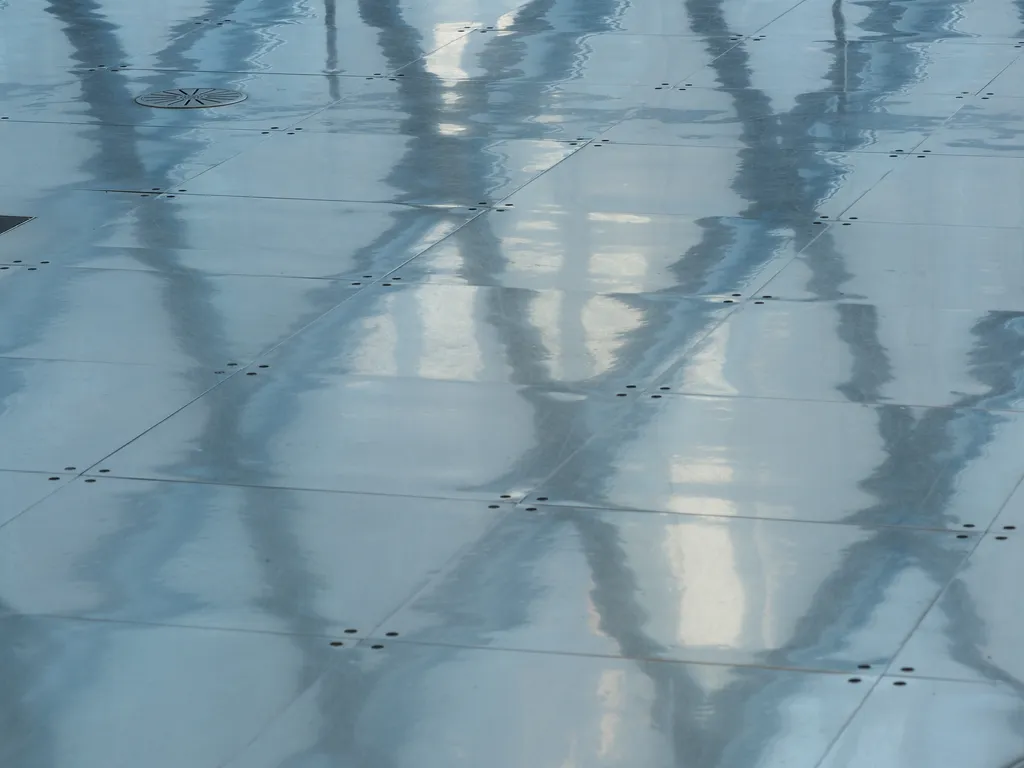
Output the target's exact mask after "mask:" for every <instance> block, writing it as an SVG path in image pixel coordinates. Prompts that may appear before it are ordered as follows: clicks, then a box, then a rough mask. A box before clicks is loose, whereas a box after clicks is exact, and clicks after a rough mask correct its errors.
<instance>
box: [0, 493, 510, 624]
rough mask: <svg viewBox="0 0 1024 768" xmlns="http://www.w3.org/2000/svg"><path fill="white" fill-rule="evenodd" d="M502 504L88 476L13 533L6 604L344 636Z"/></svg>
mask: <svg viewBox="0 0 1024 768" xmlns="http://www.w3.org/2000/svg"><path fill="white" fill-rule="evenodd" d="M9 474H12V473H6V474H0V484H3V485H2V487H6V486H7V485H8V484H9V478H8V475H9ZM42 481H43V482H42V484H43V485H45V484H46V477H45V476H42ZM22 485H25V484H24V483H22ZM37 485H38V483H37ZM49 485H50V486H54V485H57V484H56V483H50V484H49ZM26 490H28V489H27V488H26ZM51 490H52V489H51ZM26 498H27V497H26ZM491 507H495V508H494V509H491ZM501 514H502V512H501V510H500V509H498V508H497V505H492V504H487V503H483V502H453V501H448V500H427V499H412V498H407V497H397V496H357V495H351V494H337V493H323V492H312V491H288V490H271V489H265V488H240V487H225V486H216V485H206V484H195V483H161V482H143V481H135V480H116V479H110V478H105V477H104V478H102V479H99V480H97V481H96V482H94V483H86V482H84V481H82V480H78V481H76V482H75V483H73V484H71V485H70V486H68V487H65V488H63V489H62V490H60V491H59V492H57V493H56V494H55V495H53V496H51V497H50V498H49V499H47V500H46V501H45V502H44V503H43V504H39V505H37V506H35V507H33V508H32V509H31V510H30V511H29V512H28V513H26V514H23V515H21V517H20V518H18V519H17V520H15V521H14V522H12V523H10V524H8V525H7V526H6V527H4V528H3V529H2V530H0V563H2V565H0V605H3V606H5V607H6V608H7V609H8V610H11V611H14V612H17V613H25V614H56V615H62V616H75V617H82V618H90V619H105V620H122V621H131V622H144V623H151V624H161V625H177V626H194V627H213V628H221V629H248V630H260V631H268V632H281V633H287V634H304V635H319V636H326V637H329V638H331V639H332V641H335V640H340V641H342V642H344V641H345V640H347V639H348V635H349V634H350V633H351V632H352V631H353V630H355V631H358V632H360V633H363V634H366V633H368V632H369V631H371V630H372V629H373V628H374V627H376V626H377V625H378V624H380V622H382V621H383V620H384V619H385V618H387V617H388V616H389V615H390V614H391V613H392V612H394V611H395V610H396V609H397V608H398V607H400V606H401V605H402V604H403V603H404V602H405V601H406V600H407V599H408V598H410V597H411V596H412V595H413V594H415V592H416V591H417V590H418V589H419V588H420V587H422V586H423V585H424V584H426V583H427V581H428V579H429V578H430V577H432V576H433V575H435V574H437V573H438V572H439V571H440V569H441V567H442V566H443V565H444V564H445V563H446V562H447V561H448V560H449V559H451V557H452V556H453V555H455V554H456V553H458V552H459V550H461V549H462V548H464V547H466V546H467V545H473V544H475V543H476V542H477V540H478V539H480V538H481V537H483V536H484V534H485V533H486V531H487V530H488V528H490V527H491V526H492V525H493V524H494V523H495V521H496V520H497V519H498V518H499V516H500V515H501ZM140 552H147V553H148V555H147V556H146V557H144V558H142V559H141V560H140V559H139V553H140ZM126 571H128V572H131V576H128V577H126V575H125V574H126ZM126 578H127V579H128V582H130V584H131V586H130V588H126V586H127V583H126V581H125V579H126Z"/></svg>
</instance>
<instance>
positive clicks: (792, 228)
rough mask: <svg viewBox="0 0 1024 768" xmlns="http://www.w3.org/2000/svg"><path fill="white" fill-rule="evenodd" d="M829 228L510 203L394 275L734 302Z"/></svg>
mask: <svg viewBox="0 0 1024 768" xmlns="http://www.w3.org/2000/svg"><path fill="white" fill-rule="evenodd" d="M820 234H821V231H820V230H819V228H818V227H815V226H813V225H812V224H804V223H795V224H783V223H778V222H771V221H757V220H753V219H740V218H726V217H706V218H692V217H686V216H662V215H650V214H644V215H637V214H621V213H601V212H593V213H590V212H587V211H579V210H564V211H559V210H548V211H535V210H528V209H521V208H511V209H509V210H507V211H501V210H496V211H494V212H492V213H487V214H485V215H483V216H480V217H479V218H478V219H477V220H475V221H473V222H472V223H470V224H468V225H467V226H465V227H463V228H462V229H460V230H459V231H457V232H456V233H455V234H454V235H452V236H451V237H449V238H447V239H445V240H442V241H441V242H440V243H438V244H437V245H436V246H434V247H432V248H430V249H429V250H427V251H425V252H424V253H422V254H420V255H419V256H418V257H416V258H415V259H413V260H412V261H410V262H409V263H408V264H406V265H405V266H403V267H402V268H401V269H399V270H397V271H396V272H395V273H394V274H393V275H391V276H390V277H391V278H392V279H397V278H399V277H400V278H402V281H403V282H406V283H408V282H436V283H451V284H455V285H500V286H506V287H510V288H529V289H536V290H543V289H549V288H557V289H559V290H564V291H587V292H595V293H606V292H614V293H658V294H664V293H674V294H687V295H692V296H715V295H722V296H727V297H729V298H733V297H732V294H733V293H735V292H736V291H740V292H749V291H752V290H753V289H755V288H757V287H759V286H760V285H763V284H764V282H765V280H767V279H768V278H769V277H770V276H772V275H773V274H775V273H776V272H777V271H779V270H780V269H781V268H782V267H784V266H785V265H786V264H787V263H788V262H789V261H790V260H791V259H792V258H793V257H794V256H795V255H796V254H797V253H798V252H799V251H800V249H802V248H803V247H804V246H805V245H807V244H808V243H809V242H811V241H812V240H813V239H814V238H815V237H816V236H818V235H820Z"/></svg>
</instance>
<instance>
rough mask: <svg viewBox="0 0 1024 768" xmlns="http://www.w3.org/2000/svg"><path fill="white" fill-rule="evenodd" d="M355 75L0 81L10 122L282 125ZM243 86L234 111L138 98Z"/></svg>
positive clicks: (136, 75)
mask: <svg viewBox="0 0 1024 768" xmlns="http://www.w3.org/2000/svg"><path fill="white" fill-rule="evenodd" d="M363 83H364V80H363V79H362V78H356V77H332V76H320V75H316V76H299V75H275V74H258V73H246V74H235V73H233V74H222V73H217V74H213V73H205V72H204V73H194V72H168V71H163V70H140V69H116V70H107V69H103V70H96V71H92V72H90V71H89V70H77V71H71V72H64V73H61V74H60V75H59V76H54V77H52V78H51V80H50V81H48V82H46V83H42V84H39V83H33V82H25V81H24V80H20V81H18V82H14V83H11V82H3V81H2V80H0V104H2V105H3V106H0V115H2V116H4V117H6V118H9V119H10V120H12V121H22V122H51V123H97V124H104V125H139V126H151V127H152V126H170V127H176V128H226V129H247V130H259V131H272V130H284V129H285V128H288V127H290V126H291V125H293V124H294V123H296V122H297V121H298V120H301V119H302V118H305V117H309V116H310V115H311V114H313V113H315V112H318V111H320V110H321V109H323V108H325V107H327V106H328V105H330V104H332V103H334V102H336V101H338V100H339V99H341V98H344V97H346V96H350V95H351V94H353V93H355V92H356V91H357V90H358V89H359V88H361V87H362V85H363ZM211 84H213V85H214V86H216V87H218V88H227V89H231V90H237V91H241V92H242V93H244V94H245V95H246V100H245V101H243V102H241V103H239V104H235V105H232V106H231V108H230V109H182V110H175V109H155V108H151V107H144V106H141V105H139V104H137V103H136V102H135V98H136V97H138V96H141V95H143V94H145V93H149V92H151V91H163V90H170V89H176V88H207V87H211Z"/></svg>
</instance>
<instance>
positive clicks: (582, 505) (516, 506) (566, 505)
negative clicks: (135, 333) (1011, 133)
mask: <svg viewBox="0 0 1024 768" xmlns="http://www.w3.org/2000/svg"><path fill="white" fill-rule="evenodd" d="M99 463H102V462H99ZM93 466H97V465H93ZM91 469H92V468H89V469H86V470H84V471H83V472H80V473H78V474H76V475H74V476H69V482H68V483H65V484H63V485H59V486H57V487H56V488H54V491H53V492H54V493H55V492H57V491H59V490H61V489H63V488H65V487H67V486H69V485H71V484H72V483H73V482H74V481H75V480H79V479H86V478H90V479H91V478H94V479H96V480H100V481H103V480H120V481H125V482H128V483H154V484H157V483H173V484H176V485H199V486H212V487H214V488H248V489H252V490H264V491H284V492H295V493H311V494H332V495H337V496H351V497H361V496H371V497H374V498H382V499H408V500H410V501H416V500H422V501H451V502H457V503H459V504H466V505H469V504H481V505H484V504H499V505H500V506H501V507H502V508H504V509H507V510H508V511H509V512H513V513H522V512H524V511H525V509H524V505H525V506H540V507H546V508H548V509H549V510H551V512H549V514H552V513H554V512H564V511H565V510H579V511H581V512H607V513H610V514H613V515H623V516H632V515H641V516H644V515H647V516H662V517H669V518H671V519H672V520H673V521H676V522H679V523H685V522H696V521H702V520H704V521H714V522H728V521H730V520H746V521H752V522H762V523H786V524H790V525H808V526H832V527H838V528H848V529H851V530H865V531H877V532H879V533H881V532H887V531H888V532H898V531H906V532H915V533H934V534H963V533H965V531H964V530H963V529H962V528H934V527H928V526H920V525H880V524H863V523H850V522H846V521H843V520H806V519H800V518H791V517H756V516H752V515H712V514H701V513H694V512H673V511H667V510H664V509H644V508H638V507H616V506H600V505H598V504H593V503H588V502H568V501H567V502H560V501H528V500H527V499H523V500H522V501H518V502H516V501H512V500H509V499H501V498H495V499H491V498H467V497H465V496H425V495H422V494H400V493H381V492H376V491H360V490H339V489H337V488H312V487H306V486H287V485H252V484H246V483H233V482H230V481H222V480H192V479H181V478H166V477H145V476H140V475H121V474H116V473H113V472H111V473H109V474H108V473H105V474H103V475H99V474H97V473H95V472H91ZM2 471H4V472H12V473H18V474H32V475H49V474H52V473H48V472H40V471H28V470H13V469H3V470H2ZM530 514H531V515H532V514H533V513H530ZM997 514H998V513H997ZM538 517H539V515H538ZM0 528H2V526H0ZM986 532H987V531H974V532H967V535H968V536H969V537H970V538H983V536H984V533H986Z"/></svg>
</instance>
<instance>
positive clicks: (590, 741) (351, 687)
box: [228, 643, 870, 768]
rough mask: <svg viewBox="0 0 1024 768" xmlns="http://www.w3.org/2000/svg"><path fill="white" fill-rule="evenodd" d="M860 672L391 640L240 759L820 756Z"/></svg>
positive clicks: (335, 671) (747, 760)
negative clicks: (801, 671) (854, 675)
mask: <svg viewBox="0 0 1024 768" xmlns="http://www.w3.org/2000/svg"><path fill="white" fill-rule="evenodd" d="M847 678H848V676H846V675H811V674H799V673H793V672H782V671H778V670H763V669H751V668H744V667H720V666H700V665H682V664H667V663H661V662H649V661H644V662H635V661H620V660H617V659H601V658H586V657H565V656H552V655H544V654H522V653H503V652H497V651H479V650H469V649H457V648H436V647H429V646H414V645H403V644H401V643H394V644H386V645H384V647H383V648H381V649H379V650H373V649H359V650H358V651H355V652H353V653H347V654H344V655H341V656H339V663H338V665H336V666H335V667H333V668H332V669H331V671H330V672H329V673H328V674H327V675H325V676H324V677H323V678H322V679H321V680H319V681H317V683H316V684H315V685H314V686H312V687H311V688H310V689H309V690H308V691H307V692H306V693H305V694H304V695H303V696H302V697H301V698H299V699H298V700H297V701H296V702H295V703H294V704H293V705H292V706H291V707H289V709H288V710H287V711H286V712H285V713H284V714H283V715H282V716H281V717H279V718H278V719H277V720H276V721H275V722H274V723H273V725H272V726H271V727H270V728H269V729H267V731H266V732H265V733H264V734H263V736H261V737H260V738H259V739H257V740H256V741H255V742H254V743H253V744H252V745H250V747H249V748H248V749H247V750H245V751H244V752H243V753H242V754H240V755H238V756H237V757H236V758H235V760H233V761H231V762H230V763H228V766H229V768H240V767H241V766H248V767H250V768H276V767H277V766H283V765H287V766H293V767H294V768H314V766H319V765H347V764H362V763H365V762H368V761H372V762H380V763H384V764H387V765H392V766H395V767H396V768H412V766H427V767H429V768H441V767H442V766H452V765H457V766H472V765H479V764H480V763H487V764H488V765H493V766H496V768H513V767H514V766H520V765H563V764H581V765H588V766H600V767H601V768H604V767H605V766H616V767H619V766H622V767H624V766H627V765H633V764H635V763H636V762H641V763H643V764H644V765H652V766H654V765H656V766H670V765H672V766H676V765H678V766H687V767H688V768H689V767H692V768H705V767H707V768H711V767H712V766H713V768H748V767H749V766H757V767H758V768H781V766H785V765H813V761H814V760H816V759H818V758H819V757H820V756H821V755H822V754H823V753H824V751H825V750H826V749H827V748H828V745H829V743H830V742H831V741H832V739H833V738H834V737H835V736H836V735H837V733H838V732H839V730H840V729H841V728H842V726H843V723H844V722H845V721H846V720H847V718H849V716H850V715H851V714H852V713H853V712H854V711H855V709H856V708H857V706H858V705H859V704H860V703H861V701H862V700H863V697H864V695H865V694H866V693H867V691H868V685H866V684H865V683H861V684H859V685H856V684H850V683H848V682H847ZM868 679H870V678H868ZM812 712H813V713H814V715H813V717H812V716H809V713H812ZM339 723H352V724H355V723H358V724H359V727H358V728H341V727H338V724H339ZM738 724H743V725H742V727H740V728H737V725H738ZM746 724H749V728H748V727H747V726H746ZM524 734H525V736H524Z"/></svg>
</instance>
